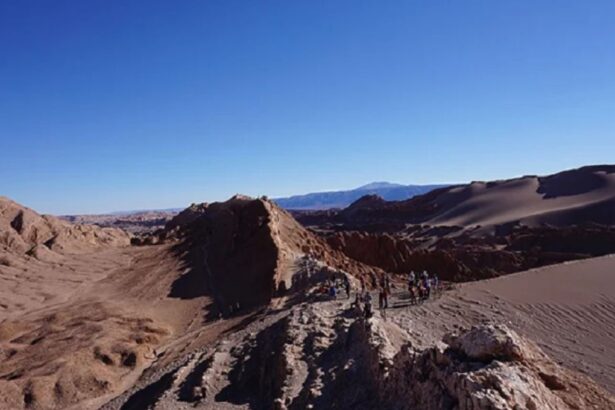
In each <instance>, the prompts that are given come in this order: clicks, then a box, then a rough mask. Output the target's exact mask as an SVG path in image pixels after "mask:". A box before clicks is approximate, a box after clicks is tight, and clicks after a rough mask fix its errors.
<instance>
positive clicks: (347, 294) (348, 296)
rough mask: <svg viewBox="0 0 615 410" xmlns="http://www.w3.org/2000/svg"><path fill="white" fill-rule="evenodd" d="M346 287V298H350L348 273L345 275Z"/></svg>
mask: <svg viewBox="0 0 615 410" xmlns="http://www.w3.org/2000/svg"><path fill="white" fill-rule="evenodd" d="M344 289H345V290H346V299H350V279H348V275H346V274H345V275H344Z"/></svg>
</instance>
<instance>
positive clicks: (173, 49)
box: [0, 0, 615, 213]
mask: <svg viewBox="0 0 615 410" xmlns="http://www.w3.org/2000/svg"><path fill="white" fill-rule="evenodd" d="M614 22H615V2H613V1H610V0H609V1H591V2H583V1H578V0H575V1H565V0H557V1H555V0H554V1H541V0H531V1H518V0H515V1H512V0H511V1H493V0H484V1H479V0H472V1H433V0H430V1H411V0H399V1H392V0H391V1H369V2H368V1H359V0H348V1H342V0H333V1H332V0H326V1H324V0H323V1H315V0H309V1H307V0H304V1H300V0H296V1H288V0H284V1H268V0H263V1H248V0H244V1H234V0H209V1H201V0H199V1H187V0H186V1H170V0H167V1H154V0H143V1H130V0H88V1H77V0H73V1H61V0H54V1H49V0H29V1H23V0H2V1H1V2H0V155H1V157H0V158H1V160H0V178H1V179H0V195H6V196H9V197H11V198H13V199H15V200H17V201H19V202H21V203H24V204H25V205H28V206H30V207H33V208H35V209H36V210H39V211H41V212H49V213H92V212H106V211H112V210H124V209H143V208H165V207H176V206H184V205H187V204H189V203H191V202H200V201H212V200H221V199H225V198H226V197H228V196H230V195H232V194H234V193H237V192H241V193H245V194H250V195H261V194H268V195H270V196H281V195H287V194H295V193H304V192H308V191H317V190H328V189H339V188H351V187H354V186H358V185H361V184H364V183H367V182H370V181H374V180H388V181H392V182H401V183H432V182H433V183H436V182H463V181H469V180H477V179H481V180H488V179H495V178H504V177H514V176H518V175H522V174H546V173H550V172H553V171H557V170H561V169H565V168H571V167H576V166H579V165H582V164H591V163H612V162H615V23H614Z"/></svg>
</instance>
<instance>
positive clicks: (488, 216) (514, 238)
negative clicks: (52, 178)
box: [0, 166, 615, 410]
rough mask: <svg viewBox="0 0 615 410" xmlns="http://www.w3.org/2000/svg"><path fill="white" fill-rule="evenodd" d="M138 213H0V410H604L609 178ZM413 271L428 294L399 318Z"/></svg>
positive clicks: (575, 176) (613, 394)
mask: <svg viewBox="0 0 615 410" xmlns="http://www.w3.org/2000/svg"><path fill="white" fill-rule="evenodd" d="M148 218H149V217H145V216H144V217H143V219H142V220H140V221H139V222H142V225H143V226H148V228H151V227H152V226H156V228H157V229H147V232H145V230H143V231H142V230H139V229H137V230H131V232H127V231H126V230H124V229H121V224H113V225H114V226H115V227H102V226H98V225H97V224H98V223H100V224H101V225H104V221H100V220H99V221H94V220H90V221H87V220H86V218H84V219H75V220H73V222H70V221H66V220H62V219H59V218H56V217H53V216H42V215H39V214H38V213H36V212H35V211H33V210H30V209H28V208H26V207H24V206H22V205H20V204H17V203H15V202H13V201H11V200H10V199H8V198H4V197H1V198H0V409H7V410H17V409H74V410H81V409H84V410H87V409H99V408H102V409H188V408H201V409H226V408H228V409H231V408H237V409H239V408H243V409H306V408H314V409H329V408H335V409H375V408H378V409H502V410H503V409H536V410H538V409H554V410H555V409H557V410H559V409H615V276H614V272H615V257H614V256H611V255H610V254H613V253H615V245H614V244H615V166H596V167H586V168H581V169H578V170H572V171H567V172H563V173H561V174H556V175H553V176H548V177H523V178H518V179H514V180H507V181H496V182H487V183H482V182H474V183H471V184H468V185H460V186H455V187H447V188H442V189H439V190H436V191H433V192H430V193H427V194H425V195H421V196H418V197H415V198H412V199H410V200H407V201H398V202H395V201H394V202H387V201H384V200H382V199H380V198H377V197H373V196H368V197H364V198H362V199H360V200H358V201H357V202H355V203H354V204H352V205H351V206H349V207H348V208H346V209H343V210H340V211H322V212H321V211H310V212H302V213H295V212H293V213H292V214H291V213H290V212H288V211H285V210H283V209H281V208H280V207H278V206H277V205H276V204H275V203H274V202H273V201H270V200H268V199H266V198H261V199H252V198H248V197H243V196H235V197H233V198H231V199H229V200H228V201H226V202H221V203H212V204H193V205H192V206H190V207H189V208H187V209H185V210H184V211H182V212H180V213H178V214H177V215H174V216H173V217H172V218H170V215H169V216H163V215H155V217H154V216H152V218H151V219H148ZM161 218H162V219H161ZM74 222H89V223H88V224H82V223H74ZM92 222H93V223H96V224H91V223H92ZM150 223H151V226H150V225H148V224H150ZM118 226H119V227H118ZM411 269H413V270H417V271H418V270H423V269H427V270H429V271H430V272H432V273H438V274H439V276H440V278H441V279H442V280H444V285H443V286H441V287H440V290H439V291H438V292H437V293H436V294H435V295H433V296H432V297H431V298H430V299H429V300H427V301H425V302H423V303H422V304H419V305H414V304H410V303H409V301H408V296H407V292H406V286H405V283H406V276H405V275H406V273H407V272H408V271H409V270H411ZM387 272H388V274H389V275H390V277H391V281H392V288H393V289H392V295H391V303H390V305H391V306H390V308H389V309H386V310H376V311H375V312H374V315H373V316H372V317H370V318H366V317H365V316H364V314H363V312H362V310H361V309H360V307H357V306H355V305H354V300H355V296H356V293H357V292H358V291H359V290H360V289H361V287H362V286H365V287H366V289H367V290H371V291H375V290H376V289H377V287H378V283H379V282H380V280H381V279H382V278H383V276H384V275H385V273H387ZM344 276H346V277H347V278H348V279H349V281H350V283H351V288H352V291H351V295H346V294H345V292H344V291H341V292H340V293H339V295H338V296H337V297H336V298H332V297H328V296H327V295H323V294H321V293H319V292H318V288H319V287H320V286H321V285H322V284H323V283H324V282H325V281H326V280H327V279H329V278H333V277H335V278H342V277H344ZM362 284H363V285H362ZM347 296H350V297H347Z"/></svg>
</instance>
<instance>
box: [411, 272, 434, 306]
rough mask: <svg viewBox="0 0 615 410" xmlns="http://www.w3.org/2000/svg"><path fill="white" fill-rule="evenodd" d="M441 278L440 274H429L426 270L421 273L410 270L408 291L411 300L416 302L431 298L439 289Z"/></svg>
mask: <svg viewBox="0 0 615 410" xmlns="http://www.w3.org/2000/svg"><path fill="white" fill-rule="evenodd" d="M439 287H440V280H439V279H438V275H436V274H434V275H432V276H429V274H428V273H427V271H426V270H424V271H423V272H422V273H420V274H416V273H414V271H410V273H409V274H408V292H409V293H410V301H411V302H412V303H414V304H416V303H419V302H421V301H424V300H426V299H429V297H430V296H431V295H432V294H433V293H434V292H437V291H438V288H439Z"/></svg>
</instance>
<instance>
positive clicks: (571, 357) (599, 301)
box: [392, 255, 615, 392]
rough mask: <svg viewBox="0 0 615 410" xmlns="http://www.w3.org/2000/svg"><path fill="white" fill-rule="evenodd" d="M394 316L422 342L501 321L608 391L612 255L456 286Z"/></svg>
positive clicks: (614, 345)
mask: <svg viewBox="0 0 615 410" xmlns="http://www.w3.org/2000/svg"><path fill="white" fill-rule="evenodd" d="M392 317H393V320H395V321H397V322H399V323H401V324H403V325H404V327H406V328H408V329H410V330H411V332H412V333H413V336H414V338H415V341H416V343H417V344H429V343H434V342H435V341H436V340H438V339H439V338H440V337H441V336H442V334H444V333H445V332H447V331H451V330H454V329H455V328H457V327H459V326H470V325H473V324H477V323H484V322H499V323H508V324H509V325H510V326H511V327H512V328H514V329H516V330H517V331H519V332H520V333H521V334H523V335H525V336H527V337H529V338H530V339H532V340H535V341H536V342H537V343H538V344H539V345H540V347H542V348H543V349H544V350H545V352H546V353H547V354H549V355H550V356H551V357H553V358H554V359H555V360H556V361H558V362H559V363H561V364H563V365H564V366H566V367H569V368H571V369H575V370H577V371H580V372H582V373H585V374H587V375H589V376H590V377H591V378H593V379H594V380H596V381H597V382H598V383H599V384H601V385H602V386H604V387H605V388H606V389H608V390H609V391H611V392H615V256H613V255H609V256H605V257H600V258H593V259H588V260H583V261H577V262H568V263H564V264H560V265H553V266H549V267H544V268H540V269H535V270H530V271H527V272H521V273H517V274H513V275H508V276H505V277H500V278H496V279H490V280H485V281H480V282H473V283H467V284H464V285H460V286H459V287H458V288H457V289H455V290H454V291H452V292H450V293H447V294H445V295H444V296H442V297H441V298H439V299H437V300H435V301H433V302H430V303H427V304H425V305H423V306H420V307H418V308H410V309H405V310H398V311H396V312H395V313H393V315H392Z"/></svg>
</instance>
